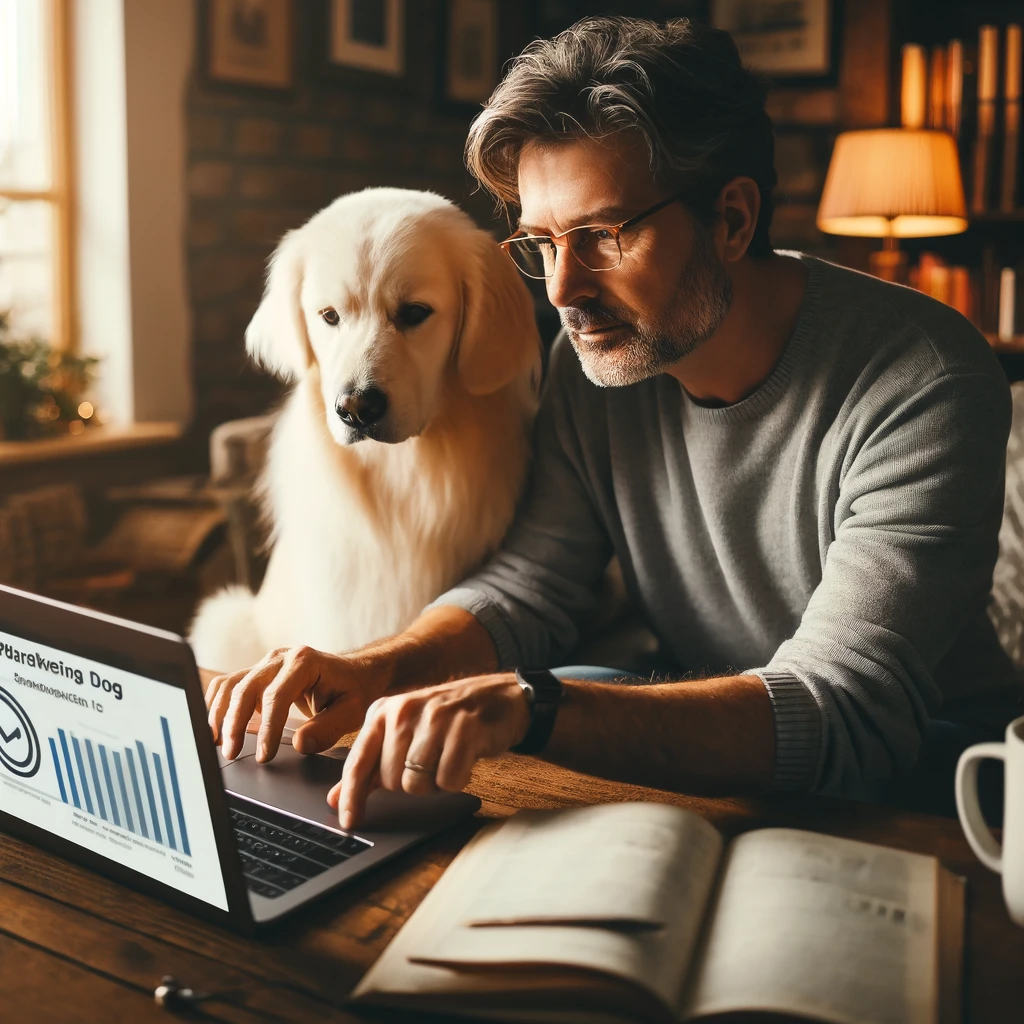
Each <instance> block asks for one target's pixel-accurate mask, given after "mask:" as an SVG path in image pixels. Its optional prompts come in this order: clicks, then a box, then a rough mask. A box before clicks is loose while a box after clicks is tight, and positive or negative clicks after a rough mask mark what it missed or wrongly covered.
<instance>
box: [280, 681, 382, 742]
mask: <svg viewBox="0 0 1024 1024" xmlns="http://www.w3.org/2000/svg"><path fill="white" fill-rule="evenodd" d="M295 703H296V704H298V706H299V708H300V710H304V709H303V707H302V703H301V702H300V701H299V700H296V701H295ZM307 706H309V705H308V704H307ZM309 714H310V715H311V716H312V717H311V718H307V719H306V721H305V722H303V723H302V725H300V726H299V727H298V728H297V729H296V730H295V734H294V735H293V736H292V746H293V747H294V748H295V749H296V750H297V751H298V752H299V753H300V754H319V753H320V752H321V751H323V750H329V749H330V748H331V747H333V746H334V744H335V743H337V742H338V740H340V739H341V737H342V736H347V735H348V734H349V733H350V732H355V731H356V729H358V728H359V726H360V725H361V724H362V721H363V716H364V715H365V714H366V709H365V708H364V707H363V704H362V702H361V701H360V700H359V699H358V698H357V697H356V696H355V694H350V693H344V694H342V695H341V696H340V697H335V698H334V700H332V701H331V703H330V704H328V705H327V707H326V708H324V709H323V710H322V711H317V712H316V713H315V714H314V713H313V711H312V709H311V708H310V711H309Z"/></svg>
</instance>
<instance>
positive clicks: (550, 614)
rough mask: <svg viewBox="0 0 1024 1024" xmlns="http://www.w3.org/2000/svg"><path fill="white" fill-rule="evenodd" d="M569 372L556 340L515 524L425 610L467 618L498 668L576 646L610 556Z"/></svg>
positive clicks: (538, 662)
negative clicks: (444, 608)
mask: <svg viewBox="0 0 1024 1024" xmlns="http://www.w3.org/2000/svg"><path fill="white" fill-rule="evenodd" d="M575 368H576V355H575V353H574V352H573V350H572V348H571V346H570V345H569V344H568V342H567V341H566V340H565V339H564V338H563V339H562V340H560V341H559V342H556V345H555V349H554V351H553V353H552V358H551V369H550V373H549V376H548V380H547V383H546V385H545V389H544V394H543V397H542V399H541V406H540V411H539V413H538V415H537V424H536V438H535V443H534V462H533V467H532V470H531V474H530V481H529V483H528V485H527V488H526V492H525V495H524V498H523V500H522V501H521V503H520V507H519V510H518V512H517V515H516V518H515V522H514V523H513V525H512V527H511V529H510V530H509V533H508V534H507V535H506V537H505V540H504V542H503V544H502V547H501V549H500V550H499V551H498V553H497V554H496V555H495V556H494V557H493V558H492V559H491V560H490V561H489V562H488V563H487V564H486V565H485V566H484V567H483V569H481V570H480V571H479V572H478V573H477V574H476V575H474V576H472V577H470V578H469V579H467V580H465V581H464V582H462V583H460V584H459V585H458V586H457V587H455V588H454V589H452V590H449V591H448V592H447V593H445V594H442V595H441V596H440V597H439V598H437V599H436V600H435V601H434V602H432V604H431V605H430V607H431V608H433V607H438V606H441V605H455V606H457V607H460V608H465V609H466V610H467V611H469V612H471V613H472V614H473V615H475V616H476V617H477V618H478V619H479V620H480V622H481V624H482V625H483V626H484V627H485V628H486V629H487V631H488V633H490V636H491V639H492V640H493V641H494V646H495V648H496V650H497V652H498V660H499V668H501V669H509V668H514V667H516V666H520V665H523V666H538V667H539V666H546V665H554V664H557V663H558V662H559V660H560V659H561V658H562V657H564V655H565V654H567V653H568V652H569V651H570V650H571V649H572V648H573V647H574V646H575V645H576V641H577V639H578V637H579V630H580V627H581V626H582V625H583V624H584V623H585V622H586V621H587V620H588V619H589V618H590V617H591V616H592V615H593V613H594V611H595V608H596V606H597V589H598V585H599V584H600V581H601V579H602V576H603V574H604V570H605V568H606V566H607V565H608V562H609V560H610V558H611V556H612V546H611V541H610V539H609V537H608V533H607V530H606V529H605V527H604V524H603V522H602V520H601V517H600V515H599V513H598V511H597V507H596V503H595V501H594V496H593V491H592V489H591V487H590V486H589V484H588V480H587V474H588V466H587V461H586V459H585V458H584V455H583V446H582V445H581V444H580V439H579V434H578V429H579V424H578V419H577V417H578V415H579V412H578V409H577V402H576V401H575V398H576V396H575V394H574V391H575V385H576V383H577V382H576V380H575V378H576V376H577V374H574V373H573V370H574V369H575ZM593 447H594V440H593V438H592V437H591V438H590V444H589V446H588V448H593ZM589 457H591V458H592V455H591V456H589Z"/></svg>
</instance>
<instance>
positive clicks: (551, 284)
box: [544, 246, 601, 309]
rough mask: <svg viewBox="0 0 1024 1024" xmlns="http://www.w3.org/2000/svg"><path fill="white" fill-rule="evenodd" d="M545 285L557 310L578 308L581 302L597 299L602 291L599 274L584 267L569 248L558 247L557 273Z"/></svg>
mask: <svg viewBox="0 0 1024 1024" xmlns="http://www.w3.org/2000/svg"><path fill="white" fill-rule="evenodd" d="M544 284H545V287H546V288H547V292H548V300H549V301H550V302H551V305H552V306H554V307H555V308H556V309H564V308H565V307H566V306H578V305H580V300H583V299H593V298H596V297H597V294H598V292H599V291H600V290H601V289H600V287H599V285H598V282H597V273H596V272H595V271H593V270H588V269H587V268H586V267H585V266H583V264H582V263H580V261H579V260H578V259H576V257H575V256H573V254H572V253H571V252H570V251H569V249H568V247H564V246H559V247H558V250H557V255H556V257H555V272H554V273H553V274H552V275H551V277H549V278H546V279H545V282H544Z"/></svg>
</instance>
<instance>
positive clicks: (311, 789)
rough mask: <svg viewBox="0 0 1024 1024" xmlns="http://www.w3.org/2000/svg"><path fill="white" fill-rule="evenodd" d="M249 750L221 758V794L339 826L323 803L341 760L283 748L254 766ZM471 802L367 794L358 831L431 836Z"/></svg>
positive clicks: (250, 746)
mask: <svg viewBox="0 0 1024 1024" xmlns="http://www.w3.org/2000/svg"><path fill="white" fill-rule="evenodd" d="M254 748H255V738H254V737H252V736H247V737H246V742H245V744H244V745H243V747H242V753H241V755H240V757H239V759H237V760H235V761H228V762H225V761H224V759H223V758H221V762H222V765H223V767H222V768H221V774H222V776H223V779H224V788H225V789H227V790H228V791H229V792H231V793H237V794H238V795H239V796H244V797H249V798H251V799H252V800H256V801H258V802H259V803H261V804H266V805H267V806H268V807H279V808H281V809H282V810H284V811H291V812H292V813H293V814H297V815H299V816H301V817H303V818H306V819H308V820H309V821H315V822H318V823H319V824H322V825H326V826H327V827H328V828H337V827H338V816H337V813H336V812H335V811H334V810H333V809H332V808H331V807H330V806H329V805H328V803H327V792H328V790H329V789H330V788H331V787H332V786H333V785H334V784H335V783H336V782H337V781H338V780H339V779H340V778H341V773H342V769H343V768H344V764H345V762H344V759H343V758H339V757H337V756H334V757H328V756H324V755H321V754H312V755H309V756H306V755H303V754H299V753H298V752H297V751H296V750H295V749H294V748H293V747H292V746H291V745H290V744H287V743H282V744H281V746H280V748H279V750H278V752H277V756H276V757H275V758H274V760H273V761H269V762H268V763H267V764H258V763H257V761H256V759H255V757H253V756H252V754H253V751H254ZM337 753H338V754H341V753H343V751H341V750H339V751H337ZM470 802H472V804H474V805H476V806H479V802H478V801H477V800H476V799H475V798H473V797H470V796H468V795H466V794H455V793H436V794H432V795H430V796H413V795H411V794H409V793H393V792H389V791H387V790H381V789H378V790H375V791H374V792H373V793H371V794H370V797H369V799H368V800H367V804H366V816H365V818H364V820H363V822H362V823H361V824H360V825H359V827H358V829H357V831H358V832H359V833H360V834H364V833H369V832H419V831H428V832H431V831H434V830H435V829H437V828H438V827H439V826H441V825H443V823H444V820H455V819H457V818H459V817H462V816H463V815H464V814H466V813H467V810H468V811H469V813H472V810H470V809H469V807H468V806H467V804H469V803H470ZM474 809H475V808H474ZM439 819H442V820H439Z"/></svg>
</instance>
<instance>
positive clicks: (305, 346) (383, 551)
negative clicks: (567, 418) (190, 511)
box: [190, 188, 541, 672]
mask: <svg viewBox="0 0 1024 1024" xmlns="http://www.w3.org/2000/svg"><path fill="white" fill-rule="evenodd" d="M245 340H246V348H247V350H248V351H249V353H250V355H252V356H253V357H254V358H255V359H257V360H258V361H259V362H260V363H262V364H263V365H264V366H266V367H267V368H268V369H270V370H271V371H273V372H274V373H276V374H278V375H279V376H281V377H283V378H285V379H288V380H293V381H295V387H294V390H293V391H292V392H291V395H290V396H289V398H288V399H287V401H286V403H285V405H284V408H283V410H282V412H281V415H280V417H279V419H278V420H277V423H276V425H275V428H274V434H273V438H272V441H271V445H270V452H269V456H268V464H267V466H266V468H265V472H264V479H263V494H264V499H265V503H266V507H267V511H268V513H269V516H270V520H271V523H272V535H271V542H272V545H273V547H272V551H271V557H270V563H269V565H268V568H267V574H266V577H265V579H264V581H263V585H262V587H261V588H260V591H259V594H258V595H253V594H251V593H250V592H249V591H248V590H247V589H245V588H242V587H230V588H228V589H226V590H223V591H221V592H220V593H219V594H216V595H214V596H213V597H212V598H210V599H209V600H207V601H206V602H204V603H203V604H202V605H201V607H200V609H199V612H198V614H197V616H196V619H195V621H194V623H193V625H192V630H191V636H190V640H191V642H192V646H193V648H194V650H195V654H196V659H197V661H198V663H199V664H200V665H202V666H204V667H207V668H212V669H216V670H219V671H225V672H228V671H235V670H237V669H241V668H245V667H248V666H249V665H252V664H254V663H255V662H256V661H258V660H259V659H260V658H262V657H263V655H264V654H266V653H267V651H269V650H272V649H274V648H277V647H291V646H296V645H303V644H304V645H308V646H311V647H315V648H317V649H319V650H326V651H332V652H341V651H347V650H352V649H354V648H356V647H360V646H362V645H363V644H366V643H369V642H370V641H371V640H375V639H379V638H380V637H382V636H387V635H390V634H393V633H396V632H399V631H400V630H402V629H403V628H405V627H406V626H407V625H408V624H409V623H410V622H412V621H413V619H415V618H416V616H417V615H418V614H419V612H420V611H421V610H422V609H423V607H424V606H425V605H427V604H429V603H430V602H431V601H432V600H433V599H434V598H435V597H437V596H438V595H439V594H441V593H443V592H444V591H445V590H446V589H448V588H449V587H451V586H453V585H454V584H456V583H457V582H458V581H459V580H460V579H462V578H464V577H465V576H467V575H468V574H469V573H470V572H471V571H472V570H473V569H474V568H475V567H476V566H477V565H479V564H480V563H481V562H482V561H483V560H484V559H485V558H486V557H487V556H488V555H489V554H490V553H491V552H493V551H494V550H495V549H496V548H497V546H498V544H499V543H500V542H501V539H502V537H503V536H504V534H505V531H506V529H507V528H508V526H509V524H510V522H511V520H512V515H513V512H514V510H515V506H516V502H517V499H518V497H519V493H520V490H521V488H522V485H523V480H524V476H525V473H526V469H527V462H528V457H529V440H530V430H531V424H532V421H533V417H534V414H535V412H536V407H537V384H538V380H539V376H540V351H541V350H540V339H539V337H538V334H537V329H536V326H535V323H534V317H533V305H532V301H531V298H530V294H529V292H528V291H527V289H526V286H525V285H524V283H523V281H522V280H521V279H520V277H519V273H518V271H517V270H516V269H515V267H514V266H513V264H512V261H511V260H510V259H508V257H507V256H506V255H505V254H504V253H503V252H502V251H501V249H500V248H499V247H498V245H497V244H496V243H495V242H494V240H493V239H492V238H491V237H490V235H488V234H486V233H485V232H484V231H481V230H480V229H479V228H477V227H476V226H475V225H474V224H473V222H472V221H471V220H470V218H469V217H468V216H467V215H466V214H465V213H463V212H462V211H460V210H459V209H457V208H456V207H455V206H453V205H452V204H451V203H449V202H448V201H447V200H446V199H443V198H441V197H440V196H437V195H433V194H431V193H427V192H414V191H408V190H405V189H391V188H374V189H367V190H366V191H364V192H358V193H354V194H352V195H347V196H342V197H341V198H340V199H337V200H335V202H333V203H332V204H331V205H330V206H328V207H326V208H325V209H323V210H321V211H320V212H319V213H318V214H316V215H315V216H314V217H313V218H312V219H311V220H310V221H309V222H308V223H307V224H305V225H304V226H303V227H301V228H299V229H298V230H296V231H292V232H289V233H288V234H287V235H285V237H284V239H283V240H282V241H281V244H280V245H279V246H278V249H277V251H276V252H275V254H274V256H273V259H272V261H271V264H270V270H269V273H268V277H267V287H266V291H265V293H264V296H263V301H262V302H261V304H260V306H259V308H258V309H257V311H256V314H255V315H254V316H253V318H252V322H251V323H250V324H249V327H248V330H247V331H246V335H245Z"/></svg>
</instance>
